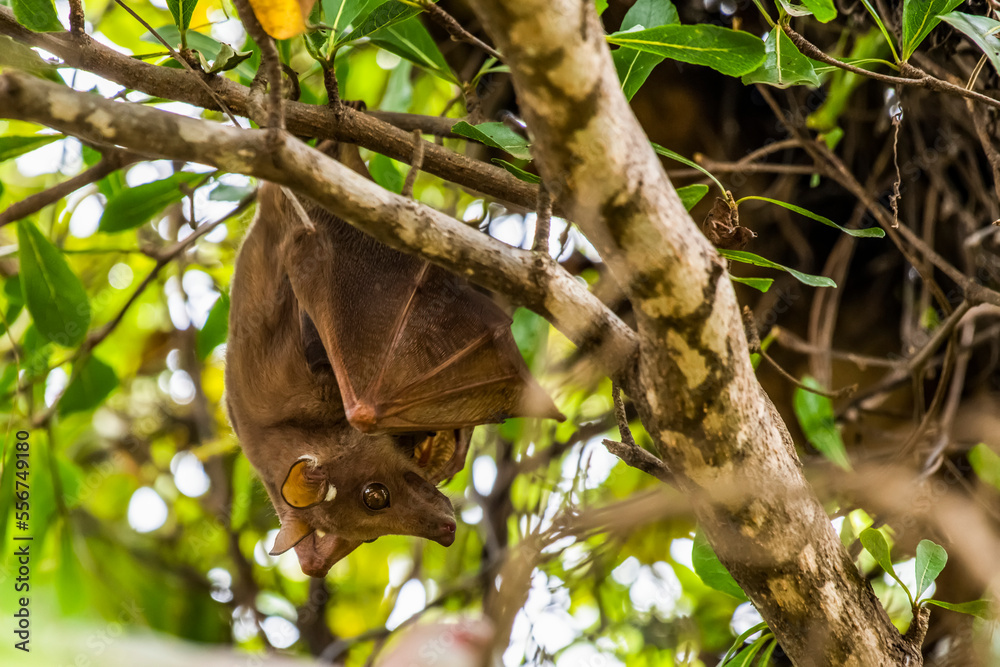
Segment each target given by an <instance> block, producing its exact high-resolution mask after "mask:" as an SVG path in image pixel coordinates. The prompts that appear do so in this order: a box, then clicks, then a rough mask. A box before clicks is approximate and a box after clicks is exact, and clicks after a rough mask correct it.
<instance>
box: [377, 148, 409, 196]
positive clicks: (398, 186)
mask: <svg viewBox="0 0 1000 667" xmlns="http://www.w3.org/2000/svg"><path fill="white" fill-rule="evenodd" d="M368 171H369V172H371V175H372V178H374V179H375V182H376V183H378V184H379V185H381V186H382V187H383V188H385V189H386V190H388V191H389V192H395V193H396V194H397V195H398V194H400V193H401V192H403V183H405V182H406V177H405V176H403V174H402V173H400V171H399V169H397V168H396V164H395V163H394V162H393V161H392V159H391V158H388V157H386V156H385V155H382V154H381V153H375V155H373V156H372V159H371V160H369V161H368Z"/></svg>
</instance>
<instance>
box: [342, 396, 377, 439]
mask: <svg viewBox="0 0 1000 667" xmlns="http://www.w3.org/2000/svg"><path fill="white" fill-rule="evenodd" d="M346 412H347V421H349V422H350V423H351V426H353V427H354V428H356V429H358V430H359V431H361V432H362V433H371V432H372V431H374V430H375V421H376V415H375V406H374V405H372V404H371V403H365V402H363V401H359V402H357V403H355V404H354V405H352V406H351V407H350V408H348V409H347V411H346Z"/></svg>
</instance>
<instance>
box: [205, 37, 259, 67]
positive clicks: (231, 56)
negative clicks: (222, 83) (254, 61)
mask: <svg viewBox="0 0 1000 667" xmlns="http://www.w3.org/2000/svg"><path fill="white" fill-rule="evenodd" d="M252 57H253V51H234V50H233V47H231V46H229V45H228V44H223V45H222V46H221V47H220V48H219V53H218V55H216V56H215V61H214V62H213V63H212V64H211V65H209V64H208V61H207V60H205V54H203V53H201V52H199V53H198V58H199V59H200V60H201V68H202V69H203V70H204V71H205V72H206V73H207V74H216V73H218V72H226V71H228V70H231V69H235V68H236V67H238V66H239V65H240V63H242V62H244V61H246V60H249V59H250V58H252Z"/></svg>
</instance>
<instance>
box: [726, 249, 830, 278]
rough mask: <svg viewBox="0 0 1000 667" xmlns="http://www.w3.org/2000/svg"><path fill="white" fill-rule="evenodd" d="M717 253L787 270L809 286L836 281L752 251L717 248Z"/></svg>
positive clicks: (746, 261)
mask: <svg viewBox="0 0 1000 667" xmlns="http://www.w3.org/2000/svg"><path fill="white" fill-rule="evenodd" d="M719 254H720V255H722V256H723V257H725V258H726V259H728V260H730V261H733V262H743V263H744V264H753V265H754V266H763V267H765V268H768V269H778V270H779V271H787V272H788V273H790V274H792V276H794V277H795V279H796V280H798V281H799V282H800V283H803V284H805V285H809V286H810V287H836V286H837V283H835V282H833V281H832V280H831V279H829V278H827V277H826V276H814V275H812V274H810V273H803V272H801V271H796V270H795V269H790V268H788V267H787V266H782V265H781V264H778V263H777V262H772V261H771V260H769V259H764V258H763V257H761V256H760V255H755V254H754V253H752V252H747V251H745V250H722V249H721V248H720V249H719Z"/></svg>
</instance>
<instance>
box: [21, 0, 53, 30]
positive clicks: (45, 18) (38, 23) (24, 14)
mask: <svg viewBox="0 0 1000 667" xmlns="http://www.w3.org/2000/svg"><path fill="white" fill-rule="evenodd" d="M11 8H12V9H13V10H14V18H16V19H17V22H18V23H20V24H21V25H23V26H24V27H25V28H27V29H28V30H31V31H34V32H56V31H59V30H65V28H63V25H62V23H60V22H59V16H58V14H56V6H55V3H53V2H52V0H12V2H11Z"/></svg>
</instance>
